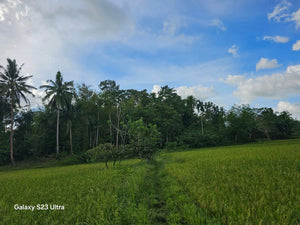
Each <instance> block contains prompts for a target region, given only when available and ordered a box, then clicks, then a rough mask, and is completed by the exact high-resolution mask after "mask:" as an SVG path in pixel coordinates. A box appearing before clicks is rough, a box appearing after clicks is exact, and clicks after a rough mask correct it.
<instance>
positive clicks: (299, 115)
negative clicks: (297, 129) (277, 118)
mask: <svg viewBox="0 0 300 225" xmlns="http://www.w3.org/2000/svg"><path fill="white" fill-rule="evenodd" d="M275 110H276V111H277V112H283V111H288V112H289V113H291V114H292V116H293V117H294V118H295V119H298V120H299V119H300V102H297V103H290V102H286V101H280V102H279V103H278V104H277V107H276V108H275Z"/></svg>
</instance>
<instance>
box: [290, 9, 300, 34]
mask: <svg viewBox="0 0 300 225" xmlns="http://www.w3.org/2000/svg"><path fill="white" fill-rule="evenodd" d="M290 21H295V23H296V28H297V29H298V28H299V27H300V9H298V11H297V12H294V13H292V18H291V19H290Z"/></svg>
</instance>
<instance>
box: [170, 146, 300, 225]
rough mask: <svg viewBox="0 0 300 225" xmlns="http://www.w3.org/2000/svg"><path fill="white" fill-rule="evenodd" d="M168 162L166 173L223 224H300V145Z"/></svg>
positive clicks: (219, 151) (218, 151)
mask: <svg viewBox="0 0 300 225" xmlns="http://www.w3.org/2000/svg"><path fill="white" fill-rule="evenodd" d="M165 157H166V156H165ZM166 158H167V162H166V164H165V165H166V169H167V171H168V173H169V174H170V175H171V176H172V177H174V178H175V179H177V180H178V181H179V182H180V183H181V184H182V186H184V187H185V188H186V190H187V192H189V193H190V195H191V196H192V197H193V198H194V199H195V200H196V201H197V202H198V204H199V205H200V206H201V208H203V209H204V210H207V211H208V212H209V213H211V214H212V215H214V216H215V217H218V218H220V220H221V222H222V223H224V224H299V223H300V171H299V170H300V141H281V142H280V141H277V142H266V143H263V144H262V143H260V144H252V145H251V144H250V145H241V146H233V147H222V148H211V149H205V150H202V151H190V152H180V153H172V154H168V156H167V157H166Z"/></svg>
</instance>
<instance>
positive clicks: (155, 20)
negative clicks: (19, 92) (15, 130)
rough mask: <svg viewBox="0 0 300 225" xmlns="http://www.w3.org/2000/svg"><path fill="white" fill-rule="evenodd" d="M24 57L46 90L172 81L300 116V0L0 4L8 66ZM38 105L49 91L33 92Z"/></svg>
mask: <svg viewBox="0 0 300 225" xmlns="http://www.w3.org/2000/svg"><path fill="white" fill-rule="evenodd" d="M6 58H11V59H16V61H17V63H18V65H21V64H22V63H24V66H23V68H22V74H23V75H33V78H32V79H31V80H30V81H29V82H30V84H32V85H34V86H36V87H39V86H40V85H42V84H45V82H46V81H47V80H49V79H52V80H55V75H56V73H57V71H58V70H60V71H61V72H62V74H63V77H64V79H65V80H66V81H69V80H74V82H75V83H77V84H81V83H85V84H87V85H91V87H92V88H93V89H94V90H95V91H98V90H99V88H98V84H99V83H100V81H103V80H107V79H110V80H115V81H116V82H117V84H119V85H120V87H121V88H122V89H131V88H133V89H138V90H143V89H147V90H148V91H149V92H157V91H159V89H160V87H161V86H164V85H168V86H169V87H172V88H174V89H175V90H176V92H177V93H178V94H179V95H180V96H182V98H185V97H187V96H188V95H193V96H195V97H196V98H198V99H200V100H203V101H212V102H214V103H215V104H217V105H219V106H223V107H225V108H226V109H230V107H231V106H233V105H234V104H250V106H251V107H271V108H273V109H274V110H275V111H278V112H281V111H283V110H288V111H289V112H290V113H292V115H293V117H294V118H297V119H300V1H299V0H184V1H183V0H164V1H157V0H135V1H132V0H72V1H71V0H52V1H42V0H26V1H25V0H0V65H3V66H5V65H6V64H7V62H6ZM34 93H35V95H36V97H35V98H34V99H32V100H31V102H32V105H33V106H36V105H39V104H41V97H42V96H43V91H42V90H40V89H38V90H35V91H34Z"/></svg>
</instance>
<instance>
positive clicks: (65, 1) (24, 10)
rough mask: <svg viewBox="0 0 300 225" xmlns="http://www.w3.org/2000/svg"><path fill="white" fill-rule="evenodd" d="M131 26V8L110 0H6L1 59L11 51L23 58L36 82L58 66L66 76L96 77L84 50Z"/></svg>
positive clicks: (1, 7) (1, 13)
mask: <svg viewBox="0 0 300 225" xmlns="http://www.w3.org/2000/svg"><path fill="white" fill-rule="evenodd" d="M132 29H134V23H133V21H132V19H131V18H129V17H128V15H127V14H126V11H124V10H123V9H122V8H119V7H117V6H115V5H114V4H113V3H111V2H109V1H107V0H103V1H97V0H86V1H75V2H73V1H72V2H71V1H69V0H61V1H59V2H56V1H55V2H48V1H36V0H28V1H19V0H1V1H0V33H1V35H0V49H1V55H0V64H1V65H5V64H6V58H7V57H9V58H15V59H16V60H17V62H18V64H22V63H23V62H24V63H25V66H24V67H23V69H22V72H23V73H28V74H32V75H33V83H34V85H35V86H36V87H39V86H40V85H41V82H42V81H43V80H47V79H54V77H55V74H56V72H57V71H58V70H61V71H62V73H63V74H64V78H65V80H77V81H78V82H91V77H92V76H93V77H94V76H95V75H94V74H92V73H91V72H87V71H86V68H83V67H82V64H80V63H79V60H82V59H80V57H79V56H80V54H81V53H82V52H83V51H87V50H86V49H88V48H92V47H93V46H95V45H96V44H98V43H101V42H103V41H111V40H112V41H116V40H121V41H122V40H123V39H124V38H125V37H126V36H128V35H130V31H131V30H132ZM97 75H98V76H97V79H101V78H99V75H100V76H101V73H99V72H98V74H97Z"/></svg>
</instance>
